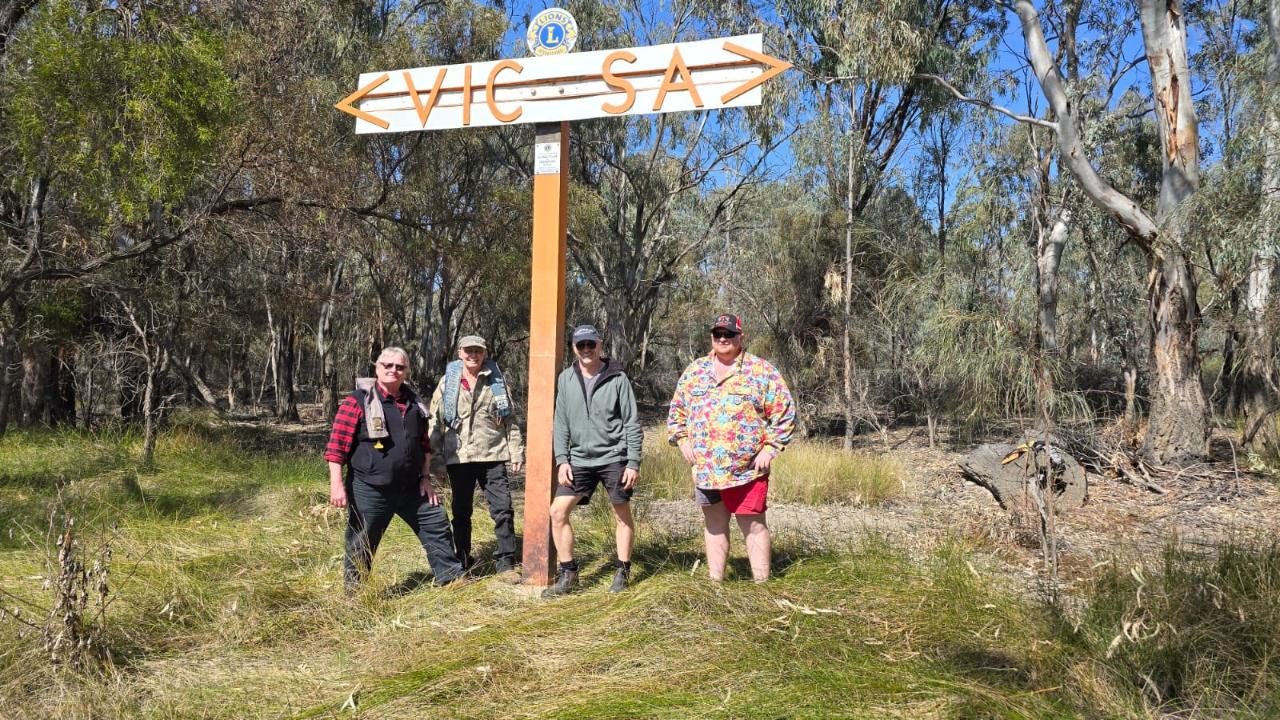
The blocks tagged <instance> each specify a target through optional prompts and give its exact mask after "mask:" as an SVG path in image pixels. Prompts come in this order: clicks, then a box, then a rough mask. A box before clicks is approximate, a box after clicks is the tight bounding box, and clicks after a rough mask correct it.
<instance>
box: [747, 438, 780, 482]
mask: <svg viewBox="0 0 1280 720" xmlns="http://www.w3.org/2000/svg"><path fill="white" fill-rule="evenodd" d="M777 456H778V453H777V452H776V451H775V450H774V449H773V446H772V445H765V446H764V447H763V448H761V449H760V452H758V453H756V459H755V460H754V461H753V462H752V463H751V467H753V468H755V469H756V475H757V476H759V477H767V476H768V475H769V468H770V466H772V465H773V459H774V458H775V457H777Z"/></svg>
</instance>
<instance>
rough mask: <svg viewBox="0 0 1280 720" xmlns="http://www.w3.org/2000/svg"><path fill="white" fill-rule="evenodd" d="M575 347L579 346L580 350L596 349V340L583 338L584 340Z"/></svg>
mask: <svg viewBox="0 0 1280 720" xmlns="http://www.w3.org/2000/svg"><path fill="white" fill-rule="evenodd" d="M574 347H576V348H578V349H579V350H595V349H596V341H595V340H583V341H582V342H580V343H578V344H577V345H574Z"/></svg>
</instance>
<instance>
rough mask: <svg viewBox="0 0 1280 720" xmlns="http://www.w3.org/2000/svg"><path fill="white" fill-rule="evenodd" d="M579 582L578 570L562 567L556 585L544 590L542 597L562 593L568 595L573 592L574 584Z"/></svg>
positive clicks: (555, 595)
mask: <svg viewBox="0 0 1280 720" xmlns="http://www.w3.org/2000/svg"><path fill="white" fill-rule="evenodd" d="M577 584H578V571H577V570H565V569H564V568H560V575H559V577H557V578H556V583H555V585H552V586H551V587H549V588H547V589H546V590H543V591H542V597H544V598H545V597H558V596H560V595H568V594H569V593H570V592H573V588H574V586H576V585H577Z"/></svg>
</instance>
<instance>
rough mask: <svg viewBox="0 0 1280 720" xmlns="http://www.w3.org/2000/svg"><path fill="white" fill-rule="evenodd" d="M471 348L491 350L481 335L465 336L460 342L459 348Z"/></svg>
mask: <svg viewBox="0 0 1280 720" xmlns="http://www.w3.org/2000/svg"><path fill="white" fill-rule="evenodd" d="M469 347H478V348H484V349H485V350H488V349H489V346H488V345H485V343H484V338H482V337H480V336H479V335H464V336H463V337H462V339H461V340H459V341H458V348H459V349H462V348H469Z"/></svg>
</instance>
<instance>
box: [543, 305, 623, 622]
mask: <svg viewBox="0 0 1280 720" xmlns="http://www.w3.org/2000/svg"><path fill="white" fill-rule="evenodd" d="M602 350H603V348H601V347H600V333H598V332H596V329H595V328H594V327H592V326H590V325H579V326H578V327H577V328H576V329H575V330H574V331H573V353H574V355H576V356H577V358H578V359H577V362H575V363H573V364H572V365H570V366H569V367H567V368H565V369H564V372H561V373H560V377H559V378H558V379H557V380H556V412H555V441H554V450H555V460H556V467H557V471H556V488H555V497H554V499H553V500H552V501H551V538H552V540H554V541H555V544H556V555H557V556H559V558H560V572H559V574H558V575H557V577H556V582H555V584H554V585H552V586H551V587H549V588H547V589H546V590H545V591H543V595H544V596H547V597H554V596H556V595H564V594H565V593H568V592H570V591H571V590H572V589H573V588H574V586H576V585H577V584H578V561H577V559H576V558H574V557H573V527H572V526H571V525H570V524H569V514H570V513H572V512H573V508H574V507H576V506H578V505H586V504H587V503H588V502H590V501H591V496H592V494H594V493H595V491H596V486H597V485H599V484H603V485H604V487H605V490H606V491H607V492H608V493H609V502H610V503H611V504H612V505H613V517H614V519H616V520H617V521H618V525H617V531H616V534H615V536H616V540H617V544H618V559H617V570H616V571H615V572H614V576H613V584H612V585H610V587H609V590H610V591H611V592H621V591H622V590H624V589H626V587H627V582H628V580H629V579H630V577H631V545H632V542H633V541H634V539H635V524H634V522H633V521H632V519H631V494H632V492H634V490H635V485H636V480H637V479H639V476H640V449H641V445H642V444H643V443H644V432H643V430H642V429H641V428H640V415H639V413H638V412H637V411H636V396H635V392H634V391H632V389H631V381H630V380H629V379H628V378H627V376H626V374H625V373H623V372H622V368H621V366H619V365H618V363H617V362H616V361H614V360H610V359H608V358H604V357H602V354H601V353H602Z"/></svg>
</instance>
